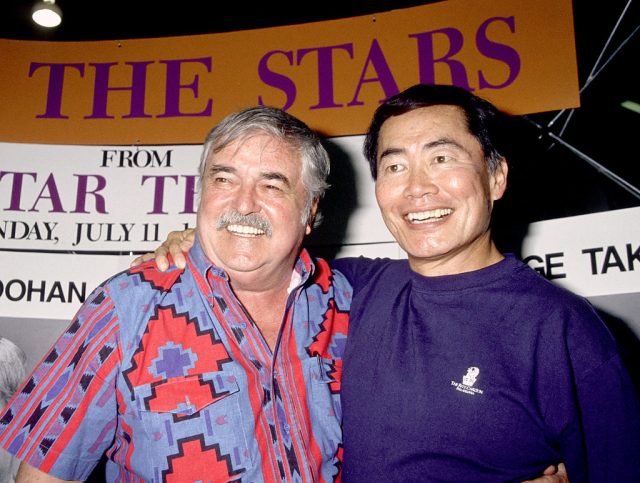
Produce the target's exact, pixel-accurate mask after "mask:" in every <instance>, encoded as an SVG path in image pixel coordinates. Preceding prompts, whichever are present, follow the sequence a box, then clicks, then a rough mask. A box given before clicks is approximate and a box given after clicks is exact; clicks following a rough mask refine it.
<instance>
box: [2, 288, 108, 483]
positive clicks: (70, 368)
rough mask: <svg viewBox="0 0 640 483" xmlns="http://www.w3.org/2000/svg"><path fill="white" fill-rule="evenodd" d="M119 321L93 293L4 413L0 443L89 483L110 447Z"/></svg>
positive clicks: (101, 291)
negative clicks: (93, 472) (93, 471)
mask: <svg viewBox="0 0 640 483" xmlns="http://www.w3.org/2000/svg"><path fill="white" fill-rule="evenodd" d="M118 336H119V334H118V317H117V315H116V311H115V308H114V304H113V302H112V300H111V298H110V297H109V295H108V293H107V290H106V288H105V287H100V288H98V289H96V290H95V291H94V292H93V293H92V294H91V295H90V296H89V297H88V299H87V300H86V301H85V303H84V304H83V305H82V307H81V308H80V310H79V311H78V313H77V314H76V316H75V317H74V319H73V320H72V322H71V323H70V325H69V326H68V328H67V329H66V330H65V332H64V333H63V334H62V335H61V336H60V338H59V339H58V340H57V341H56V343H55V344H54V345H53V347H52V348H51V350H50V351H49V352H48V354H47V355H46V356H45V357H44V358H43V360H42V361H41V362H40V364H39V365H38V366H37V367H36V368H35V369H34V371H33V372H32V374H31V375H30V376H29V377H28V378H27V380H26V382H25V383H24V385H23V386H22V388H20V389H19V390H18V391H17V393H16V394H15V395H14V397H13V399H12V400H11V401H10V403H9V404H8V405H7V407H6V408H5V410H4V412H3V413H2V414H1V415H0V446H1V447H3V448H4V449H5V450H7V451H8V452H9V453H11V454H13V455H14V456H16V457H17V458H18V459H20V460H22V461H24V462H26V463H28V464H29V465H31V466H33V467H35V468H38V469H40V470H41V471H44V472H46V473H50V474H52V475H54V476H56V477H58V478H62V479H65V480H84V479H86V478H87V477H88V476H89V474H90V473H91V470H92V469H93V468H94V467H95V465H96V464H97V463H98V461H99V460H100V458H101V456H102V455H103V453H104V452H105V450H106V449H107V448H108V447H109V446H110V445H111V444H112V442H113V438H114V430H115V427H116V418H117V405H116V390H115V380H116V374H117V369H118V366H119V358H120V350H119V347H118Z"/></svg>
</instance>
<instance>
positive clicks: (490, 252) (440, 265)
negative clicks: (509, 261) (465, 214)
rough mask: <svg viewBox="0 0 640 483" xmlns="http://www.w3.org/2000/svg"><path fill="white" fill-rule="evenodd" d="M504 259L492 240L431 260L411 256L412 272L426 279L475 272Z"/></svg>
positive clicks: (479, 242) (482, 241)
mask: <svg viewBox="0 0 640 483" xmlns="http://www.w3.org/2000/svg"><path fill="white" fill-rule="evenodd" d="M503 259H504V255H502V253H500V251H499V250H498V248H497V247H496V245H495V243H494V242H493V240H491V238H486V239H483V240H478V242H477V243H474V244H473V245H471V246H468V247H465V248H464V249H463V250H460V251H457V252H454V253H448V254H445V255H443V256H442V257H434V258H430V259H425V258H412V257H411V256H409V266H410V267H411V270H413V271H414V272H417V273H419V274H420V275H423V276H425V277H439V276H443V275H457V274H459V273H466V272H473V271H475V270H480V269H482V268H486V267H488V266H490V265H493V264H495V263H498V262H499V261H501V260H503Z"/></svg>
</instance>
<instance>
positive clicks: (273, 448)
mask: <svg viewBox="0 0 640 483" xmlns="http://www.w3.org/2000/svg"><path fill="white" fill-rule="evenodd" d="M350 302H351V287H350V285H349V284H348V282H347V281H346V279H345V278H344V277H343V276H342V275H341V274H339V273H332V272H331V270H330V268H329V267H328V265H327V263H326V262H324V261H323V260H315V261H312V259H311V258H310V256H309V255H308V253H307V252H306V251H303V252H302V253H301V255H300V257H299V259H298V261H297V264H296V267H295V270H294V273H293V274H292V285H291V288H290V293H289V299H288V302H287V306H286V309H285V313H284V318H283V321H282V326H281V329H280V333H279V336H278V340H277V343H276V346H275V347H274V350H273V352H272V351H271V349H270V348H269V346H268V345H267V343H266V342H265V340H264V338H263V337H262V335H261V333H260V331H259V329H258V327H257V326H256V325H255V323H254V322H253V321H252V320H251V318H250V317H249V316H248V315H247V313H246V311H245V310H244V309H243V307H242V305H241V303H240V302H239V301H238V299H237V298H236V297H235V295H234V294H233V291H232V289H231V287H230V285H229V281H228V277H227V276H226V274H225V273H224V271H222V270H221V269H219V268H217V267H215V266H214V265H212V264H211V262H209V261H208V260H207V258H206V257H205V255H204V253H203V251H202V248H201V245H200V244H199V243H198V242H197V241H196V244H195V246H194V247H193V249H192V250H191V251H190V253H189V260H188V266H187V268H186V269H185V270H184V271H181V270H178V269H176V268H172V269H170V270H169V271H167V272H164V273H163V272H159V271H157V270H156V269H155V267H154V265H153V263H148V264H144V265H142V266H140V267H136V268H133V269H130V270H127V271H125V272H123V273H121V274H118V275H117V276H115V277H113V278H111V279H109V280H108V281H107V282H106V283H104V284H103V285H102V286H101V287H99V288H98V289H97V290H95V291H94V292H93V293H92V294H91V296H90V297H89V298H88V299H87V301H86V302H85V303H84V305H83V306H82V308H81V309H80V311H79V312H78V314H77V315H76V317H75V318H74V320H73V321H72V323H71V324H70V326H69V328H68V329H67V330H66V331H65V332H64V333H63V334H62V336H61V337H60V339H59V340H58V341H57V342H56V344H55V345H54V347H53V348H52V349H51V351H50V352H49V353H48V355H47V356H46V357H45V358H44V359H43V361H42V362H41V363H40V365H39V366H38V367H36V369H35V370H34V372H33V374H32V375H31V376H30V377H29V378H28V379H27V381H26V383H25V385H24V387H23V388H22V389H21V390H20V391H18V393H17V394H16V395H15V396H14V399H13V401H12V402H11V403H10V404H9V406H8V407H7V408H6V410H5V412H4V414H3V415H2V416H0V445H1V446H2V447H4V448H5V449H7V450H8V451H9V452H10V453H13V454H15V455H16V456H17V457H18V458H20V459H22V460H25V461H26V462H27V463H29V464H30V465H32V466H34V467H37V468H39V469H40V470H42V471H45V472H48V473H51V474H52V475H54V476H57V477H59V478H63V479H74V480H75V479H77V480H82V479H86V478H87V476H88V475H89V474H90V473H91V471H92V469H93V467H94V466H95V465H96V463H97V462H98V461H99V459H100V458H101V456H102V455H103V454H104V453H105V452H106V455H107V457H108V462H107V480H108V481H153V482H160V481H166V482H191V481H201V482H206V481H213V482H217V481H229V480H237V481H243V482H260V481H267V482H271V481H305V482H307V481H308V482H312V481H334V480H336V479H339V477H340V466H341V455H342V446H341V441H342V438H341V431H340V418H341V411H340V399H339V391H340V376H341V373H342V367H341V366H342V356H343V350H344V344H345V342H346V337H347V330H348V309H349V305H350Z"/></svg>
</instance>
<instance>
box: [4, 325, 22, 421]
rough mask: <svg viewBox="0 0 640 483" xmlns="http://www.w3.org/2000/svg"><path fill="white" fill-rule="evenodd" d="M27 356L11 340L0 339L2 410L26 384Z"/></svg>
mask: <svg viewBox="0 0 640 483" xmlns="http://www.w3.org/2000/svg"><path fill="white" fill-rule="evenodd" d="M26 362H27V356H26V355H25V353H24V351H23V350H22V349H20V347H18V346H17V345H15V344H14V343H13V342H11V341H10V340H9V339H5V338H3V337H0V409H1V408H3V407H5V406H6V404H7V403H8V402H9V399H11V397H12V396H13V394H14V393H15V392H16V391H17V390H18V388H19V387H20V384H22V383H23V382H24V377H25V368H26Z"/></svg>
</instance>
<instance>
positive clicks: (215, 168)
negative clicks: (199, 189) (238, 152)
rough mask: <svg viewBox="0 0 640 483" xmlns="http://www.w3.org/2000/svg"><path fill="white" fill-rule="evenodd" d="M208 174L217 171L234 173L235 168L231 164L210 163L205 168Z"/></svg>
mask: <svg viewBox="0 0 640 483" xmlns="http://www.w3.org/2000/svg"><path fill="white" fill-rule="evenodd" d="M207 173H208V174H217V173H230V174H234V173H236V168H234V167H232V166H225V165H224V164H212V165H210V166H209V168H208V169H207Z"/></svg>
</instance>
